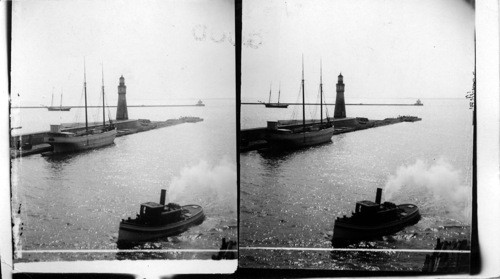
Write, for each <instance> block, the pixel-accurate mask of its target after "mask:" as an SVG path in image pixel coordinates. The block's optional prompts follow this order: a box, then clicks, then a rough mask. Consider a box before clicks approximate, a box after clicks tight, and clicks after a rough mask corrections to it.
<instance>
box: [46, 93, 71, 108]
mask: <svg viewBox="0 0 500 279" xmlns="http://www.w3.org/2000/svg"><path fill="white" fill-rule="evenodd" d="M62 96H63V94H62V91H61V102H60V104H59V106H54V92H52V99H51V101H50V107H47V109H48V110H49V111H69V110H70V109H71V107H63V106H62Z"/></svg>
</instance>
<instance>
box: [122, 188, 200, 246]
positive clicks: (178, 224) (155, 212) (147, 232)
mask: <svg viewBox="0 0 500 279" xmlns="http://www.w3.org/2000/svg"><path fill="white" fill-rule="evenodd" d="M165 193H166V190H165V189H162V190H161V196H160V203H156V202H146V203H143V204H141V208H140V213H139V214H137V216H136V218H134V219H132V218H130V217H129V218H128V219H122V221H121V222H120V226H119V231H118V243H119V244H120V245H123V244H126V243H136V242H142V241H147V240H153V239H156V238H160V237H166V236H172V235H176V234H179V233H181V232H183V231H185V230H187V229H188V228H189V227H191V226H194V225H197V224H200V223H201V222H203V220H204V219H205V214H204V213H203V208H202V207H201V206H199V205H196V204H190V205H184V206H180V205H178V204H176V203H168V204H165Z"/></svg>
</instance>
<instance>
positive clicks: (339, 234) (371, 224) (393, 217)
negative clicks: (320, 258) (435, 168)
mask: <svg viewBox="0 0 500 279" xmlns="http://www.w3.org/2000/svg"><path fill="white" fill-rule="evenodd" d="M381 198H382V189H381V188H377V196H376V198H375V202H372V201H358V202H357V203H356V211H355V212H353V214H352V216H351V217H346V216H345V215H344V217H342V218H339V217H337V219H336V220H335V225H334V229H333V238H332V244H333V246H334V247H341V246H345V245H347V244H349V243H352V242H355V241H359V240H369V239H373V238H377V237H381V236H384V235H391V234H393V233H396V232H398V231H400V230H402V229H403V228H405V227H407V226H410V225H414V224H416V223H418V221H419V220H420V212H419V211H418V207H417V206H416V205H414V204H400V205H395V204H394V203H392V202H384V203H381Z"/></svg>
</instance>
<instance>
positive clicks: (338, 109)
mask: <svg viewBox="0 0 500 279" xmlns="http://www.w3.org/2000/svg"><path fill="white" fill-rule="evenodd" d="M333 118H336V119H338V118H346V114H345V101H344V77H343V76H342V73H340V75H339V79H338V81H337V99H336V101H335V112H334V114H333Z"/></svg>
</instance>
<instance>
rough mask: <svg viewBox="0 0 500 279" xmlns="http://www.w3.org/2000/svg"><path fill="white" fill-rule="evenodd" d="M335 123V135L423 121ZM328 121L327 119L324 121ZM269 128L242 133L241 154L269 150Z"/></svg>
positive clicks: (292, 123)
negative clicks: (267, 138)
mask: <svg viewBox="0 0 500 279" xmlns="http://www.w3.org/2000/svg"><path fill="white" fill-rule="evenodd" d="M328 120H329V121H333V125H334V127H335V131H334V133H333V135H334V136H335V135H339V134H343V133H349V132H354V131H358V130H364V129H369V128H376V127H381V126H386V125H391V124H396V123H401V122H415V121H420V120H422V119H421V118H419V117H417V116H398V117H394V118H386V119H383V120H369V119H368V118H364V117H356V118H342V119H333V118H332V119H328ZM324 121H326V119H325V120H324ZM319 122H320V121H319V120H306V126H311V125H314V124H317V123H319ZM277 123H278V124H277V125H278V126H279V127H280V128H294V127H297V126H301V125H302V121H301V120H278V121H277ZM266 131H267V128H266V127H262V128H252V129H244V130H241V131H240V145H239V150H240V152H247V151H251V150H258V149H262V148H267V141H266V139H265V138H266V134H267V132H266Z"/></svg>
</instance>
